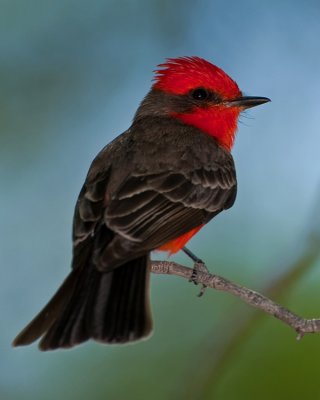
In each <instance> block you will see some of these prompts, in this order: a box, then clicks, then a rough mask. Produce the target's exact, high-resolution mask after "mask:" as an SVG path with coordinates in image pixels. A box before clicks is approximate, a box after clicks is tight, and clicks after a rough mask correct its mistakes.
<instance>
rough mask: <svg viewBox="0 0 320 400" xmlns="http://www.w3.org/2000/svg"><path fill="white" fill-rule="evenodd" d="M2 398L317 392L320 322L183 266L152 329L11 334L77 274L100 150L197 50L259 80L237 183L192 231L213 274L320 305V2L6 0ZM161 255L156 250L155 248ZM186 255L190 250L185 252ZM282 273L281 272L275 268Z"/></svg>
mask: <svg viewBox="0 0 320 400" xmlns="http://www.w3.org/2000/svg"><path fill="white" fill-rule="evenodd" d="M0 6H1V7H0V9H1V12H0V37H1V40H0V60H1V62H0V88H1V90H0V164H1V165H0V181H1V186H2V189H1V191H0V205H1V207H0V221H1V224H0V239H1V240H0V265H1V269H0V271H1V276H0V288H1V290H0V296H1V297H0V307H1V319H2V329H1V333H0V349H1V357H0V399H1V400H38V399H43V400H57V399H68V400H73V399H77V400H84V399H93V400H100V399H101V400H102V399H109V400H112V399H130V400H135V399H139V400H140V399H152V400H163V399H175V400H179V399H192V400H193V399H201V400H202V399H215V400H229V399H230V400H242V399H249V400H250V399H259V400H264V399H266V400H267V399H270V398H272V399H274V400H277V399H286V398H290V399H292V400H295V399H301V398H304V399H307V400H308V399H317V398H318V397H319V396H320V394H318V392H319V387H318V369H319V367H318V364H319V355H320V336H319V335H313V336H307V337H305V338H303V340H302V341H300V342H297V341H296V340H295V334H294V332H293V331H291V330H290V329H289V328H288V327H287V326H284V325H283V324H282V323H280V322H279V321H277V320H275V319H273V318H272V317H270V316H264V315H262V313H258V314H257V313H254V311H253V310H251V309H250V308H249V307H248V306H246V305H244V304H243V303H242V302H241V301H240V300H239V299H236V298H232V297H231V296H230V295H227V294H225V293H218V292H216V291H213V290H207V292H206V294H205V296H203V297H202V298H197V297H196V295H197V293H198V290H199V288H197V287H195V286H193V285H191V284H190V283H188V282H186V281H184V280H181V279H179V278H177V277H172V276H171V277H169V276H160V275H155V276H153V277H152V304H153V315H154V323H155V330H154V334H153V336H152V337H151V338H150V339H149V340H147V341H143V342H140V343H138V344H135V345H127V346H122V347H121V346H104V345H101V344H97V343H87V344H84V345H82V346H79V347H77V348H75V349H73V350H68V351H62V350H61V351H56V352H52V353H40V352H39V351H38V349H37V347H36V345H32V346H30V347H27V348H18V349H12V348H11V346H10V343H11V341H12V339H13V338H14V336H15V335H16V333H17V332H18V331H19V330H20V329H21V328H22V327H23V326H24V325H25V324H26V323H27V322H29V320H30V319H31V318H32V317H33V316H34V315H35V314H36V312H38V311H39V310H40V308H42V306H43V305H44V304H45V303H46V301H47V300H48V299H49V298H50V297H51V295H52V294H53V293H54V291H55V290H56V288H57V287H58V285H60V283H61V281H62V280H63V278H64V277H65V276H66V274H67V272H68V269H69V265H70V258H71V238H70V236H71V224H72V214H73V207H74V204H75V201H76V198H77V195H78V192H79V190H80V188H81V185H82V182H83V180H84V178H85V175H86V172H87V170H88V167H89V165H90V162H91V160H92V159H93V157H94V156H95V154H96V153H97V152H98V151H99V150H100V149H101V148H102V147H103V146H104V145H105V144H106V143H108V142H109V141H110V140H112V138H114V137H115V136H116V135H118V134H120V133H121V132H122V131H124V130H125V129H127V128H128V126H129V125H130V122H131V119H132V117H133V114H134V112H135V109H136V108H137V107H138V104H139V102H140V101H141V99H142V98H143V96H144V95H145V94H146V93H147V91H148V89H149V87H150V84H151V79H152V70H153V69H154V68H155V66H156V65H157V64H158V63H161V62H162V61H163V60H164V58H165V57H175V56H182V55H189V56H190V55H198V56H201V57H204V58H207V59H208V60H210V61H212V62H213V63H216V64H217V65H219V66H220V67H222V68H223V69H224V70H225V71H226V72H228V73H229V74H230V75H231V76H232V77H233V78H234V79H235V80H236V81H237V82H238V84H239V86H240V88H241V89H242V90H243V91H244V93H245V94H247V95H257V96H267V97H270V98H271V99H272V103H270V104H267V105H265V106H261V107H259V109H254V110H252V111H250V112H247V113H246V114H244V115H243V116H242V118H241V123H240V124H239V133H238V137H237V141H236V146H235V149H234V152H233V154H234V157H235V161H236V165H237V173H238V182H239V194H238V198H237V201H236V204H235V206H234V207H233V209H232V210H230V211H228V212H225V213H224V214H223V215H221V216H218V217H217V218H216V219H215V220H214V221H212V222H211V224H209V226H206V227H205V228H204V229H203V230H202V231H201V232H200V233H199V235H198V236H197V237H196V238H195V239H193V240H192V241H191V242H190V248H191V249H192V251H194V252H195V253H196V254H197V255H199V256H201V258H202V259H204V260H205V261H206V263H207V265H208V266H209V268H210V270H211V271H212V272H216V273H217V274H219V275H223V276H225V277H227V278H229V279H231V280H233V281H235V282H237V283H239V284H242V285H244V286H247V287H251V288H253V289H257V290H260V291H262V292H264V293H266V294H267V293H270V295H271V297H272V298H274V299H276V300H277V301H279V302H281V304H283V305H285V306H286V307H289V308H290V309H292V310H293V311H294V312H296V313H298V314H300V315H303V316H305V317H310V318H311V317H317V316H319V314H320V295H319V285H320V274H319V267H320V264H319V259H318V258H317V257H314V259H312V261H308V262H304V263H303V265H302V266H301V265H300V267H299V268H298V267H297V265H296V261H297V260H299V259H300V258H301V257H303V255H304V254H305V253H306V252H308V251H309V249H310V246H311V245H312V246H315V247H316V248H320V245H318V244H319V243H320V242H319V241H318V235H319V234H320V219H319V200H320V197H319V182H320V163H319V148H320V135H319V128H320V117H319V115H320V114H319V89H320V72H319V71H320V51H319V50H320V49H319V39H318V38H319V36H320V24H319V19H320V3H319V2H318V1H316V0H310V1H308V2H300V1H298V0H297V1H289V0H284V1H281V2H279V1H274V0H271V1H269V2H254V1H253V0H242V1H241V2H238V1H235V0H231V1H229V2H227V3H226V2H224V1H222V0H216V1H210V0H201V1H199V2H191V1H190V0H187V1H184V2H182V1H178V0H174V1H168V0H151V1H147V0H140V1H112V0H109V1H108V0H104V1H103V0H91V1H85V0H77V1H76V0H56V1H49V0H42V1H40V0H29V1H22V0H0ZM159 257H164V256H163V254H154V258H159ZM174 259H175V260H176V261H178V262H181V263H183V264H185V265H188V266H191V264H190V261H189V260H187V258H186V257H185V256H184V255H178V256H176V257H175V258H174ZM279 282H280V283H281V284H280V283H279Z"/></svg>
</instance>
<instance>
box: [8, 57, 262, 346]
mask: <svg viewBox="0 0 320 400" xmlns="http://www.w3.org/2000/svg"><path fill="white" fill-rule="evenodd" d="M159 67H160V69H159V70H157V71H156V76H155V83H154V84H153V86H152V88H151V90H150V92H149V93H148V94H147V96H146V97H145V98H144V100H143V101H142V103H141V105H140V107H139V108H138V110H137V112H136V115H135V117H134V119H133V123H132V125H131V127H130V128H129V129H128V130H127V131H126V132H124V133H123V134H122V135H120V136H118V137H117V138H116V139H114V140H113V141H112V142H111V143H110V144H109V145H107V146H106V147H105V148H104V149H102V151H101V152H100V153H99V154H98V155H97V157H96V158H95V160H94V161H93V163H92V165H91V167H90V169H89V172H88V175H87V178H86V181H85V183H84V185H83V187H82V189H81V192H80V195H79V198H78V201H77V204H76V208H75V214H74V223H73V261H72V271H71V272H70V274H69V275H68V277H67V278H66V280H65V281H64V282H63V284H62V286H61V287H60V288H59V289H58V291H57V292H56V294H55V295H54V296H53V298H52V299H51V300H50V301H49V303H48V304H47V305H46V306H45V307H44V309H43V310H42V311H41V312H40V313H39V314H38V315H37V316H36V317H35V318H34V319H33V320H32V321H31V322H30V323H29V325H27V327H26V328H25V329H24V330H23V331H22V332H21V333H20V334H19V335H18V336H17V337H16V339H15V340H14V343H13V344H14V345H15V346H20V345H27V344H29V343H32V342H33V341H35V340H36V339H38V338H40V337H41V341H40V345H39V347H40V349H41V350H52V349H56V348H61V347H62V348H68V347H72V346H75V345H76V344H79V343H81V342H84V341H86V340H88V339H90V338H92V339H95V340H98V341H101V342H105V343H126V342H130V341H135V340H138V339H141V338H144V337H146V336H147V335H149V334H150V332H151V329H152V319H151V314H150V304H149V275H150V252H151V251H152V250H155V249H158V250H165V251H168V252H169V253H175V252H177V251H178V250H180V249H181V248H182V247H183V246H184V245H185V244H186V242H187V241H188V240H189V239H190V238H191V237H192V236H193V235H194V234H195V233H196V232H197V231H198V230H199V229H200V228H201V227H202V226H203V225H205V224H206V223H207V222H209V221H210V220H211V219H212V218H213V217H214V216H215V215H217V214H218V213H220V212H221V211H222V210H224V209H227V208H230V207H231V206H232V205H233V203H234V201H235V198H236V188H237V182H236V173H235V167H234V162H233V158H232V156H231V154H230V150H231V147H232V145H233V142H234V137H235V133H236V129H237V120H238V117H239V114H240V112H241V111H242V110H245V109H247V108H249V107H254V106H257V105H259V104H263V103H266V102H267V101H269V99H267V98H265V97H244V96H243V95H242V93H241V91H240V90H239V88H238V85H237V84H236V82H235V81H233V80H232V79H231V78H230V77H229V76H228V75H227V74H226V73H225V72H224V71H222V70H221V69H220V68H218V67H216V66H215V65H213V64H211V63H209V62H208V61H205V60H203V59H201V58H198V57H182V58H176V59H168V60H167V62H166V63H165V64H160V66H159Z"/></svg>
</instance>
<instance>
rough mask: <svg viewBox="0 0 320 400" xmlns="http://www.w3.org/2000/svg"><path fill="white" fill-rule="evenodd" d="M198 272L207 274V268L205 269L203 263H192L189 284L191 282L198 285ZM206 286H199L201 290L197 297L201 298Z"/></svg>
mask: <svg viewBox="0 0 320 400" xmlns="http://www.w3.org/2000/svg"><path fill="white" fill-rule="evenodd" d="M199 272H204V273H206V274H207V273H209V270H208V268H207V267H206V265H205V263H204V262H203V261H201V260H200V261H199V262H196V263H194V266H193V270H192V275H191V278H190V279H189V282H193V283H194V284H195V285H198V283H199V282H198V273H199ZM206 288H207V286H206V285H204V284H201V289H200V292H199V294H198V297H201V296H203V295H204V292H205V290H206Z"/></svg>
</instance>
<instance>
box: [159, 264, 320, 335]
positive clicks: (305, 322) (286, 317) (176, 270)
mask: <svg viewBox="0 0 320 400" xmlns="http://www.w3.org/2000/svg"><path fill="white" fill-rule="evenodd" d="M152 272H153V273H155V274H166V275H176V276H180V277H182V278H185V279H188V280H190V278H191V276H192V272H193V269H192V268H188V267H185V266H183V265H181V264H178V263H176V262H169V261H152ZM197 283H201V284H203V285H205V286H207V287H210V288H212V289H216V290H222V291H224V292H228V293H230V294H232V295H234V296H236V297H239V298H240V299H242V300H243V301H244V302H246V303H247V304H249V305H250V306H252V307H255V308H258V309H260V310H262V311H264V312H266V313H267V314H271V315H273V316H274V317H276V318H278V319H279V320H281V321H282V322H284V323H285V324H287V325H289V326H290V327H291V328H292V329H294V330H295V331H296V332H297V333H298V336H297V339H301V338H302V337H303V335H305V334H306V333H317V332H320V319H306V318H302V317H300V316H298V315H296V314H294V313H293V312H291V311H290V310H288V309H287V308H285V307H282V306H281V305H280V304H277V303H275V302H274V301H272V300H270V299H268V298H267V297H265V296H263V295H262V294H260V293H258V292H255V291H253V290H251V289H248V288H246V287H243V286H239V285H237V284H235V283H233V282H231V281H229V280H228V279H225V278H223V277H221V276H218V275H214V274H209V273H206V272H202V271H198V272H197Z"/></svg>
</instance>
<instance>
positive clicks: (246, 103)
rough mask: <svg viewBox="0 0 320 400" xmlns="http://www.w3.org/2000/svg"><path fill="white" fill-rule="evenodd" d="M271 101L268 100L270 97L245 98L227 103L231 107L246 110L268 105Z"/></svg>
mask: <svg viewBox="0 0 320 400" xmlns="http://www.w3.org/2000/svg"><path fill="white" fill-rule="evenodd" d="M269 101H271V100H270V99H268V97H255V96H243V97H238V98H237V99H234V100H229V101H227V102H226V105H227V106H229V107H240V108H243V109H244V110H245V109H246V108H251V107H255V106H259V105H260V104H264V103H268V102H269Z"/></svg>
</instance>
